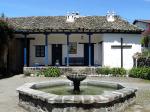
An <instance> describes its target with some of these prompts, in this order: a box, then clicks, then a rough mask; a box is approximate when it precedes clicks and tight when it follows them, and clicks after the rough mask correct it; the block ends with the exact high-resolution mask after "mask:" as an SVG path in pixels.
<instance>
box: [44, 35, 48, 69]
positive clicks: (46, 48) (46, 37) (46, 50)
mask: <svg viewBox="0 0 150 112" xmlns="http://www.w3.org/2000/svg"><path fill="white" fill-rule="evenodd" d="M45 66H48V33H45Z"/></svg>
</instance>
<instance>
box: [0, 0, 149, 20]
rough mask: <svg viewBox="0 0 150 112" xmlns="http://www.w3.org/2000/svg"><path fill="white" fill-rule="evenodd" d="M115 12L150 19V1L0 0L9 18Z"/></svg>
mask: <svg viewBox="0 0 150 112" xmlns="http://www.w3.org/2000/svg"><path fill="white" fill-rule="evenodd" d="M108 10H110V11H115V12H116V13H117V14H118V15H120V16H121V17H122V18H124V19H128V20H129V21H133V20H134V19H150V0H0V12H1V13H2V12H4V13H5V15H6V16H8V17H20V16H55V15H66V13H67V12H72V11H78V12H80V14H81V15H84V16H89V15H90V16H92V15H98V16H100V15H106V12H107V11H108Z"/></svg>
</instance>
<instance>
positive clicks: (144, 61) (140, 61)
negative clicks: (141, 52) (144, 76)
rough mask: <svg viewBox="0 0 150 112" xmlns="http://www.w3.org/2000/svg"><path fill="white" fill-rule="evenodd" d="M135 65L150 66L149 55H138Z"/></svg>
mask: <svg viewBox="0 0 150 112" xmlns="http://www.w3.org/2000/svg"><path fill="white" fill-rule="evenodd" d="M137 66H138V67H150V57H148V58H146V57H140V58H139V59H138V60H137Z"/></svg>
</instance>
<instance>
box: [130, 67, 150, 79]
mask: <svg viewBox="0 0 150 112" xmlns="http://www.w3.org/2000/svg"><path fill="white" fill-rule="evenodd" d="M129 76H130V77H133V78H142V79H148V80H150V67H141V68H132V69H131V70H130V71H129Z"/></svg>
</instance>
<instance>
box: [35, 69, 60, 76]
mask: <svg viewBox="0 0 150 112" xmlns="http://www.w3.org/2000/svg"><path fill="white" fill-rule="evenodd" d="M40 75H42V76H45V77H59V76H60V75H61V71H60V69H59V68H57V67H49V68H47V69H44V70H41V71H39V72H38V73H37V76H40Z"/></svg>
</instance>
